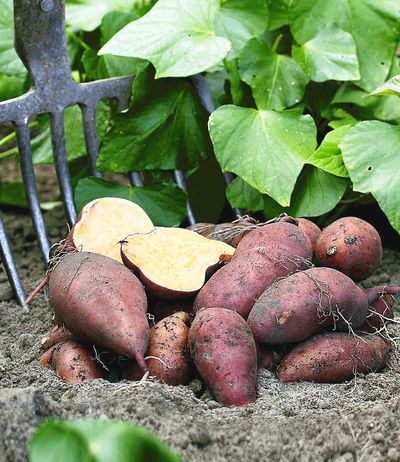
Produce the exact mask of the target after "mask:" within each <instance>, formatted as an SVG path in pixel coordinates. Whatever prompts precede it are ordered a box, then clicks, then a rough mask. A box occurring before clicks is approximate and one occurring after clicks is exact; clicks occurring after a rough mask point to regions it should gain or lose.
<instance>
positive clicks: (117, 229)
mask: <svg viewBox="0 0 400 462" xmlns="http://www.w3.org/2000/svg"><path fill="white" fill-rule="evenodd" d="M153 230H154V225H153V223H152V221H151V219H150V218H149V216H148V215H147V214H146V212H145V211H144V210H143V209H142V208H141V207H139V206H138V205H137V204H135V203H133V202H132V201H129V200H127V199H120V198H118V197H103V198H101V199H96V200H94V201H92V202H89V203H88V204H86V205H85V207H83V209H82V211H81V213H80V214H79V217H78V219H77V221H76V223H75V225H74V226H73V227H72V229H71V231H70V232H69V234H68V236H67V241H68V242H70V243H71V244H72V246H73V247H75V248H77V249H78V250H80V251H85V252H95V253H99V254H102V255H106V256H107V257H110V258H113V259H114V260H117V261H119V262H120V263H122V261H121V253H120V244H119V241H121V240H122V239H124V238H125V236H127V235H128V234H131V233H135V232H139V233H148V232H151V231H153Z"/></svg>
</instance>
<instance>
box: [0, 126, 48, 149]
mask: <svg viewBox="0 0 400 462" xmlns="http://www.w3.org/2000/svg"><path fill="white" fill-rule="evenodd" d="M38 125H39V122H36V121H35V122H31V123H30V124H29V125H28V127H29V128H32V127H37V126H38ZM16 136H17V135H16V133H15V132H12V133H10V134H9V135H7V136H5V137H4V138H2V139H1V140H0V148H1V146H4V145H5V144H6V143H8V142H9V141H12V140H13V139H14V138H15V137H16ZM11 151H12V149H11ZM6 152H8V151H6ZM3 154H5V153H3ZM1 155H2V154H0V156H1Z"/></svg>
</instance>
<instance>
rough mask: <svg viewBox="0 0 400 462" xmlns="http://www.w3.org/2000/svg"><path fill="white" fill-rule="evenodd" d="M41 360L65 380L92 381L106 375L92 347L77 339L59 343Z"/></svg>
mask: <svg viewBox="0 0 400 462" xmlns="http://www.w3.org/2000/svg"><path fill="white" fill-rule="evenodd" d="M40 362H41V363H42V364H43V365H48V366H49V367H51V368H52V369H53V370H54V371H55V373H56V375H57V376H58V377H59V378H60V379H62V380H64V381H65V382H70V383H83V382H90V381H91V380H94V379H98V378H102V377H103V375H104V374H103V369H102V368H101V366H100V365H99V364H98V363H97V362H96V360H95V359H94V357H93V351H92V350H91V348H89V347H88V346H86V345H83V344H82V343H80V342H77V341H76V340H66V341H64V342H61V343H57V344H56V345H54V346H53V347H52V348H50V350H48V351H47V352H46V353H45V354H44V355H42V357H41V358H40Z"/></svg>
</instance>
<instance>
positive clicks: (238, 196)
mask: <svg viewBox="0 0 400 462" xmlns="http://www.w3.org/2000/svg"><path fill="white" fill-rule="evenodd" d="M226 197H227V198H228V201H229V203H230V204H231V206H232V207H233V208H239V209H244V210H249V211H251V212H258V211H259V210H263V209H264V200H263V196H262V194H260V193H259V192H258V191H257V190H256V189H254V188H252V187H251V186H250V185H248V184H247V183H246V182H245V181H243V180H242V179H241V178H235V179H234V180H233V181H232V183H230V184H229V185H228V187H227V188H226Z"/></svg>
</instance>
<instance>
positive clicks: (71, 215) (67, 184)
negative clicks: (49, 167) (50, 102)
mask: <svg viewBox="0 0 400 462" xmlns="http://www.w3.org/2000/svg"><path fill="white" fill-rule="evenodd" d="M50 128H51V143H52V146H53V155H54V163H55V166H56V172H57V177H58V183H59V185H60V191H61V196H62V199H63V202H64V208H65V213H66V216H67V221H68V224H69V225H70V226H73V225H74V224H75V221H76V210H75V204H74V194H73V192H72V186H71V177H70V173H69V168H68V161H67V150H66V145H65V130H64V111H57V112H52V113H51V114H50Z"/></svg>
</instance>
